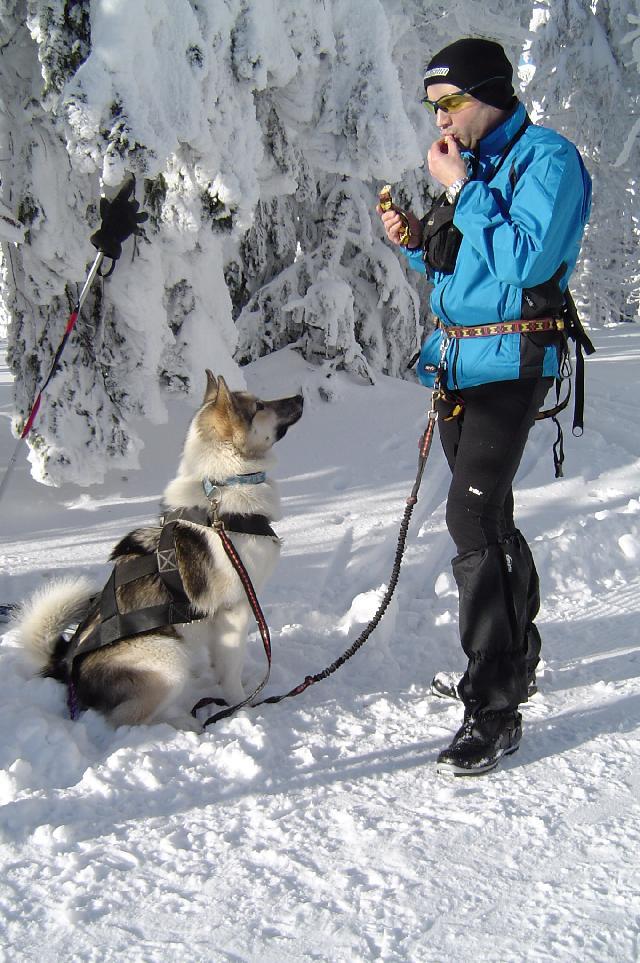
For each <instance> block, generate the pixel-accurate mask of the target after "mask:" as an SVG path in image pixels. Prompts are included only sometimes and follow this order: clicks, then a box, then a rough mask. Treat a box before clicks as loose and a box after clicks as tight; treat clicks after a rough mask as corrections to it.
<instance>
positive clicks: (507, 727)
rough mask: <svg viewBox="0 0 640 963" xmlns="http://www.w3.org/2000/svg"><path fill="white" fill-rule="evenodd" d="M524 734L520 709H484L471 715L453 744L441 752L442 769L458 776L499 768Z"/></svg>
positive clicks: (439, 765)
mask: <svg viewBox="0 0 640 963" xmlns="http://www.w3.org/2000/svg"><path fill="white" fill-rule="evenodd" d="M521 738H522V717H521V715H520V713H519V712H509V711H507V712H483V713H479V714H478V715H477V716H472V715H469V716H467V717H466V718H465V721H464V722H463V724H462V726H461V727H460V729H458V731H457V732H456V734H455V736H454V737H453V741H452V743H451V745H450V746H448V747H447V748H446V749H443V750H442V752H441V753H440V755H439V756H438V763H437V769H438V772H442V773H447V774H449V775H454V776H479V775H481V774H482V773H483V772H489V771H490V770H491V769H495V767H496V766H497V765H498V762H499V760H500V759H501V758H502V756H509V755H511V753H512V752H515V751H516V749H517V748H518V746H519V745H520V739H521Z"/></svg>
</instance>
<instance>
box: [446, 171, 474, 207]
mask: <svg viewBox="0 0 640 963" xmlns="http://www.w3.org/2000/svg"><path fill="white" fill-rule="evenodd" d="M468 180H469V177H468V176H467V174H465V175H464V177H459V178H458V180H457V181H454V182H453V184H450V185H449V187H447V189H446V191H445V194H446V195H447V200H448V201H449V203H450V204H453V202H454V201H455V199H456V198H457V196H458V194H459V193H460V191H461V190H462V188H463V187H464V185H465V184H466V183H467V182H468Z"/></svg>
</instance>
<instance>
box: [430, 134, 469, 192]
mask: <svg viewBox="0 0 640 963" xmlns="http://www.w3.org/2000/svg"><path fill="white" fill-rule="evenodd" d="M427 164H428V165H429V171H430V172H431V174H432V176H433V177H435V179H436V180H437V181H440V183H441V184H442V185H443V187H451V185H452V184H454V183H455V182H456V181H457V180H459V178H461V177H466V176H467V165H466V164H465V162H464V160H463V159H462V155H461V154H460V148H459V147H458V145H457V144H456V142H455V140H454V138H453V137H441V138H440V139H439V140H436V141H434V143H433V144H432V145H431V147H430V148H429V153H428V154H427Z"/></svg>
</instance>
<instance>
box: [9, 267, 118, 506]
mask: <svg viewBox="0 0 640 963" xmlns="http://www.w3.org/2000/svg"><path fill="white" fill-rule="evenodd" d="M103 259H104V254H103V253H102V251H98V253H97V254H96V257H95V260H94V262H93V264H92V265H91V270H90V271H89V274H88V275H87V280H86V281H85V283H84V287H83V288H82V291H81V292H80V297H79V298H78V300H77V301H76V304H75V307H74V309H73V311H72V312H71V314H70V315H69V320H68V321H67V325H66V327H65V329H64V334H63V335H62V340H61V341H60V344H59V345H58V348H57V350H56V353H55V355H54V358H53V361H52V363H51V367H50V368H49V372H48V374H47V377H46V378H45V380H44V382H43V383H42V385H41V387H40V389H39V390H38V393H37V394H36V397H35V400H34V402H33V405H32V406H31V410H30V412H29V416H28V418H27V420H26V422H25V425H24V428H23V429H22V431H21V433H20V437H19V438H18V442H17V444H16V446H15V449H14V451H13V455H12V456H11V459H10V461H9V464H8V466H7V470H6V472H5V474H4V478H3V479H2V482H0V499H1V498H2V496H3V494H4V490H5V487H6V485H7V482H8V481H9V477H10V476H11V473H12V471H13V469H14V467H15V464H16V461H17V458H18V454H19V452H20V448H21V446H22V443H23V441H25V439H26V437H27V435H28V434H29V432H30V431H31V429H32V428H33V423H34V421H35V420H36V417H37V414H38V411H39V409H40V403H41V401H42V395H43V393H44V391H45V389H46V387H47V385H48V384H49V382H50V381H51V379H52V378H53V376H54V374H55V373H56V369H57V366H58V362H59V360H60V357H61V355H62V352H63V351H64V347H65V345H66V343H67V341H68V339H69V335H70V334H71V332H72V331H73V329H74V327H75V324H76V321H77V320H78V317H79V315H80V312H81V310H82V305H83V304H84V302H85V301H86V298H87V295H88V293H89V291H90V289H91V285H92V284H93V282H94V281H95V278H96V274H97V273H98V271H99V270H100V265H101V264H102V261H103Z"/></svg>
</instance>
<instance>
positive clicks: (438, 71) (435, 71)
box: [424, 67, 449, 80]
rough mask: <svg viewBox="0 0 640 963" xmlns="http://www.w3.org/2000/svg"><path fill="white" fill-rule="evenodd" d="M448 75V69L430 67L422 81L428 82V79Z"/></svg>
mask: <svg viewBox="0 0 640 963" xmlns="http://www.w3.org/2000/svg"><path fill="white" fill-rule="evenodd" d="M448 73H449V68H448V67H432V68H431V70H427V72H426V74H425V75H424V79H425V80H429V78H430V77H446V76H447V74H448Z"/></svg>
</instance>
